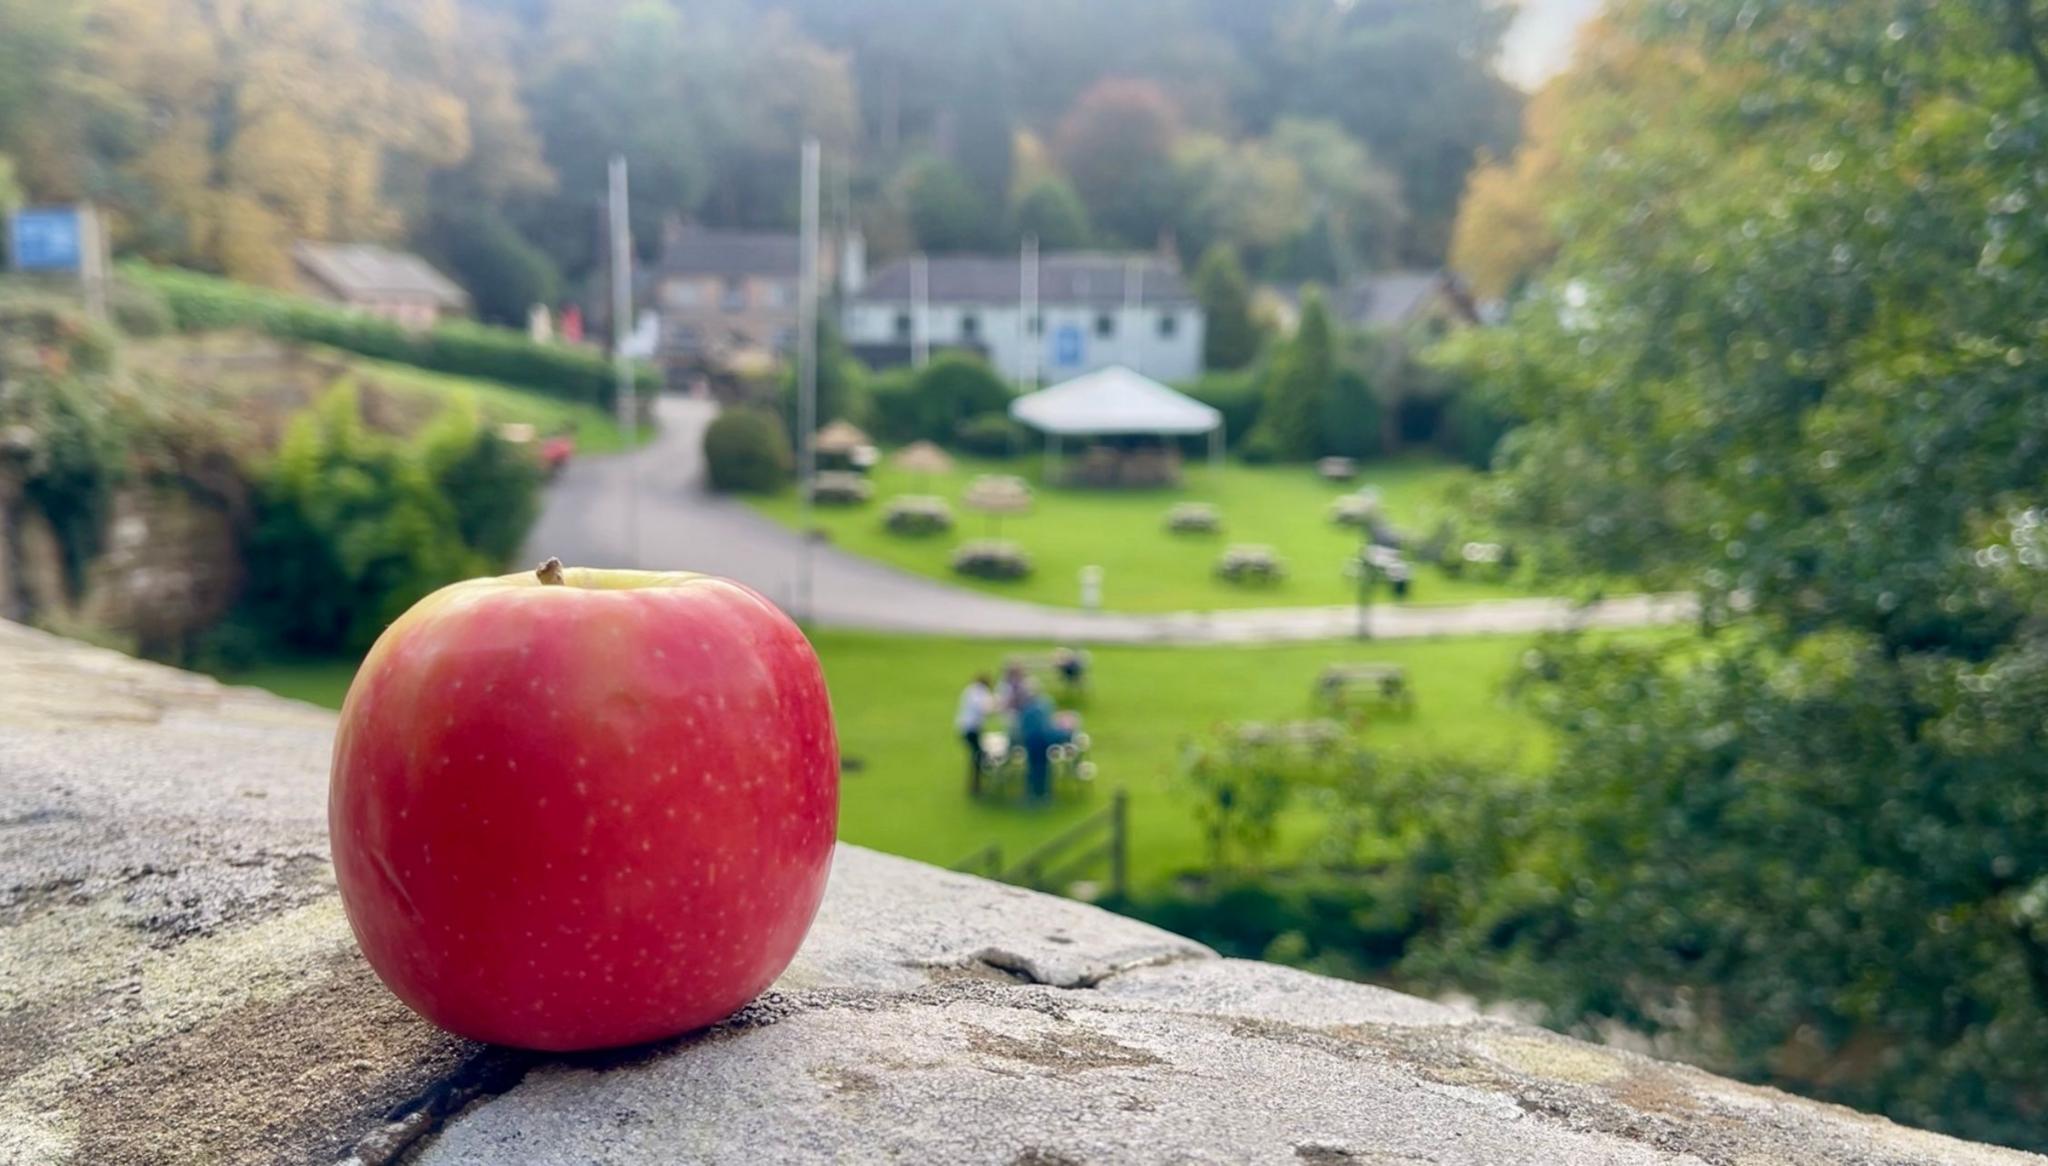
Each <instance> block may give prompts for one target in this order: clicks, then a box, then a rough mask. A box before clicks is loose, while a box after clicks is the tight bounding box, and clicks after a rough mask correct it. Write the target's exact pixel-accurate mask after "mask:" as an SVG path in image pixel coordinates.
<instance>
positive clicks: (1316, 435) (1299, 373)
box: [1259, 288, 1337, 461]
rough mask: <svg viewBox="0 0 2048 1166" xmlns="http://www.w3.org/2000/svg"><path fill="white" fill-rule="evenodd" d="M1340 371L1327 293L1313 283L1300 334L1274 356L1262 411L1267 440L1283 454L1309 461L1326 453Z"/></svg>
mask: <svg viewBox="0 0 2048 1166" xmlns="http://www.w3.org/2000/svg"><path fill="white" fill-rule="evenodd" d="M1336 371H1337V370H1336V358H1335V353H1334V348H1333V341H1332V337H1331V334H1330V314H1329V311H1328V310H1327V309H1326V308H1325V307H1324V306H1323V296H1322V293H1321V292H1319V291H1317V290H1315V289H1314V288H1310V289H1309V290H1308V292H1307V293H1306V294H1305V295H1304V296H1303V297H1302V301H1301V324H1300V326H1299V327H1298V328H1297V329H1296V330H1295V333H1294V338H1293V339H1292V340H1289V341H1288V342H1287V344H1286V346H1285V348H1284V349H1282V351H1281V352H1280V354H1279V355H1278V356H1277V357H1276V358H1275V359H1274V361H1273V368H1272V371H1271V373H1270V375H1269V376H1268V378H1267V381H1266V405H1265V408H1264V409H1263V410H1262V411H1261V412H1260V414H1259V426H1260V428H1261V429H1263V430H1264V431H1265V434H1264V440H1265V442H1266V443H1268V444H1269V445H1270V446H1271V448H1272V449H1273V451H1274V452H1275V453H1276V454H1278V455H1279V456H1280V457H1281V458H1283V459H1286V460H1290V461H1306V460H1308V459H1309V458H1313V457H1316V456H1318V455H1320V454H1322V453H1323V452H1324V448H1323V447H1324V444H1325V442H1324V437H1323V432H1322V427H1323V421H1324V418H1325V417H1326V416H1327V409H1328V405H1327V402H1328V399H1329V394H1330V385H1331V382H1332V381H1333V380H1334V379H1335V377H1336Z"/></svg>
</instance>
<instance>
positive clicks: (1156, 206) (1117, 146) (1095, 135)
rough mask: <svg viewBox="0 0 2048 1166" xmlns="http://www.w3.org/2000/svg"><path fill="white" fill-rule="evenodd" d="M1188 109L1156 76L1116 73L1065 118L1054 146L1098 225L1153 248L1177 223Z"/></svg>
mask: <svg viewBox="0 0 2048 1166" xmlns="http://www.w3.org/2000/svg"><path fill="white" fill-rule="evenodd" d="M1179 134H1180V111H1179V110H1178V109H1177V108H1175V106H1174V104H1173V101H1172V99H1171V98H1169V97H1168V96H1167V95H1166V94H1165V92H1164V91H1162V90H1161V89H1160V88H1159V86H1158V85H1157V84H1155V83H1153V82H1151V81H1144V80H1136V79H1131V78H1108V79H1105V80H1102V81H1099V82H1097V83H1096V84H1095V85H1094V86H1092V87H1090V88H1089V89H1088V91H1087V92H1085V93H1083V94H1082V95H1081V96H1080V97H1079V98H1078V99H1077V100H1076V101H1075V102H1074V106H1073V108H1072V109H1070V110H1068V111H1067V114H1066V116H1065V117H1063V118H1061V119H1060V126H1059V133H1058V135H1057V136H1056V137H1055V139H1054V149H1055V152H1056V153H1057V155H1058V157H1059V161H1060V165H1061V166H1062V167H1063V168H1064V169H1065V170H1066V172H1067V174H1068V176H1069V177H1071V178H1072V179H1073V182H1074V187H1075V189H1077V190H1079V191H1080V192H1081V197H1082V198H1083V199H1085V200H1086V201H1087V203H1088V207H1089V210H1090V211H1091V212H1092V214H1093V217H1094V220H1095V225H1096V226H1097V227H1099V228H1101V229H1102V230H1103V231H1105V232H1107V233H1109V234H1111V235H1113V236H1115V237H1117V238H1119V239H1121V240H1122V241H1124V242H1125V243H1128V244H1131V245H1133V246H1139V247H1148V246H1151V245H1152V244H1153V243H1154V242H1155V241H1157V238H1158V235H1159V231H1160V229H1161V228H1162V227H1164V226H1165V225H1166V224H1167V222H1168V221H1169V216H1170V213H1171V210H1172V199H1173V185H1174V184H1173V146H1174V140H1175V139H1176V138H1177V137H1178V136H1179Z"/></svg>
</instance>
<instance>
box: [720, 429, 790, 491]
mask: <svg viewBox="0 0 2048 1166" xmlns="http://www.w3.org/2000/svg"><path fill="white" fill-rule="evenodd" d="M792 464H793V458H792V457H791V455H790V452H789V438H788V436H787V435H785V434H784V433H783V432H782V424H781V422H779V421H777V420H776V418H775V415H774V414H772V413H767V412H764V411H762V410H760V409H744V408H737V409H727V410H725V411H724V412H722V413H720V414H719V415H718V417H717V419H716V420H714V421H712V422H711V426H710V428H708V429H706V430H705V431H704V468H705V472H706V473H707V474H709V476H710V478H711V488H712V489H713V490H717V491H720V492H721V493H743V494H772V493H774V492H775V491H777V490H780V489H781V488H782V487H783V484H784V483H786V482H788V481H789V476H790V472H791V469H792Z"/></svg>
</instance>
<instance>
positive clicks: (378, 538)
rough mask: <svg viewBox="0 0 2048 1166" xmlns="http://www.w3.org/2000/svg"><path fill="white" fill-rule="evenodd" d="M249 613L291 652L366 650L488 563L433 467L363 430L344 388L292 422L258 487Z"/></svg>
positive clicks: (352, 396)
mask: <svg viewBox="0 0 2048 1166" xmlns="http://www.w3.org/2000/svg"><path fill="white" fill-rule="evenodd" d="M249 564H250V573H249V582H248V590H247V592H246V596H245V598H246V602H247V606H248V611H249V613H250V615H251V616H252V618H253V620H254V622H255V624H256V625H257V626H260V627H263V628H265V629H268V630H269V632H270V633H271V634H272V635H274V636H275V637H276V638H277V639H278V640H279V641H281V642H282V643H283V644H284V645H286V646H288V647H290V648H294V649H298V650H301V651H309V652H334V651H343V650H349V651H360V650H362V649H364V648H367V647H368V646H369V644H370V641H371V640H373V639H375V638H376V636H377V633H379V632H380V631H382V630H383V629H384V627H385V626H386V625H387V624H389V623H390V622H391V621H392V620H393V619H396V618H397V617H398V616H399V614H400V613H402V612H404V611H405V609H406V608H408V607H410V606H411V605H412V604H413V603H414V602H416V601H418V600H419V599H420V598H421V597H422V596H424V595H426V594H427V593H428V592H430V591H433V590H434V589H436V588H438V587H441V586H444V585H446V584H448V583H452V582H455V581H456V580H458V579H463V578H466V577H468V576H471V575H477V574H481V573H483V572H484V571H486V570H488V569H489V564H488V563H486V562H484V561H483V560H482V558H481V557H480V556H478V555H477V554H476V553H474V552H473V551H471V550H470V549H469V548H468V547H467V546H466V545H465V544H464V542H463V539H462V532H461V527H460V524H459V523H458V520H457V516H456V513H455V508H454V507H453V506H452V505H450V504H449V502H448V499H447V498H446V497H444V496H443V495H442V493H441V492H440V490H438V489H437V488H436V487H435V484H434V480H433V478H432V476H431V475H430V473H429V471H428V468H427V466H426V464H425V459H423V458H420V457H418V456H416V455H415V454H413V453H412V452H411V451H409V450H406V449H405V448H404V447H403V446H402V445H401V444H400V443H399V442H398V441H397V440H396V439H394V438H390V437H386V436H384V435H382V434H379V433H376V432H373V431H371V430H370V429H369V428H367V427H366V426H364V424H363V422H362V417H361V415H360V413H359V412H358V406H357V401H356V394H355V391H354V390H353V389H352V388H349V387H346V386H344V387H340V388H337V389H335V390H333V391H331V392H329V393H328V394H327V395H326V396H325V397H323V398H322V399H321V400H320V402H319V404H318V405H316V406H315V407H314V409H313V410H312V411H310V412H308V413H306V414H303V415H301V416H300V417H299V418H298V419H296V420H295V421H293V422H292V424H291V427H290V428H289V429H288V430H287V432H286V434H285V439H284V443H283V445H282V446H281V447H280V448H279V450H278V453H277V457H276V460H275V461H274V462H273V463H272V465H271V466H270V467H269V472H268V473H267V475H266V476H265V477H264V479H263V480H262V481H261V482H260V483H259V487H258V490H257V505H256V527H255V532H254V534H253V535H252V537H251V539H250V544H249Z"/></svg>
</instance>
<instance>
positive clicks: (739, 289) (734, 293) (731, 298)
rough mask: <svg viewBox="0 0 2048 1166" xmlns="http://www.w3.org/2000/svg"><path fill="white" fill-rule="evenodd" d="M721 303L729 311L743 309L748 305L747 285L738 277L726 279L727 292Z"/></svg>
mask: <svg viewBox="0 0 2048 1166" xmlns="http://www.w3.org/2000/svg"><path fill="white" fill-rule="evenodd" d="M720 305H721V306H722V307H724V308H725V310H726V311H728V312H738V311H742V310H744V309H745V308H746V306H747V286H746V285H745V284H743V283H741V282H740V281H739V280H737V279H732V278H728V279H727V280H726V281H725V294H724V296H723V298H722V299H721V300H720Z"/></svg>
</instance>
